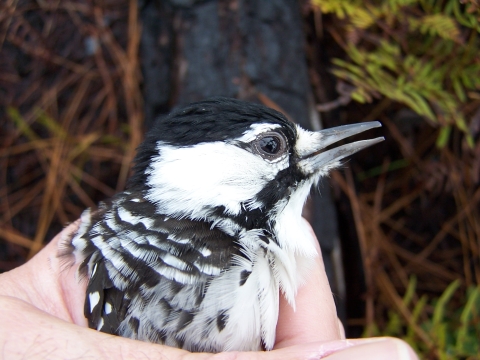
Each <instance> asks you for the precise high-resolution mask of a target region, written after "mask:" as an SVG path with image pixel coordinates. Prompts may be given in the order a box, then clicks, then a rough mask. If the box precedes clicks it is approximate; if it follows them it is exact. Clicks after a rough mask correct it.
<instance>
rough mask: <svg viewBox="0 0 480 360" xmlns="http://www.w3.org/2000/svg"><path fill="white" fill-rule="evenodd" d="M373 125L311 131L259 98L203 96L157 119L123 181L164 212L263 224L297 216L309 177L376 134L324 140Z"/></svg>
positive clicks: (310, 182)
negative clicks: (350, 139)
mask: <svg viewBox="0 0 480 360" xmlns="http://www.w3.org/2000/svg"><path fill="white" fill-rule="evenodd" d="M379 126H381V124H380V123H379V122H369V123H362V124H356V125H346V126H340V127H336V128H331V129H325V130H321V131H316V132H311V131H307V130H304V129H302V128H301V127H300V126H298V125H296V124H294V123H292V122H290V121H289V120H287V119H286V118H285V116H284V115H282V114H281V113H279V112H277V111H275V110H272V109H269V108H267V107H265V106H262V105H257V104H253V103H247V102H243V101H239V100H234V99H224V98H217V99H212V100H207V101H202V102H198V103H194V104H191V105H188V106H186V107H183V108H180V109H178V110H176V111H174V112H172V113H171V114H170V115H168V116H166V117H164V118H163V119H160V120H159V121H157V123H156V124H155V125H154V127H153V128H152V129H151V130H150V132H149V133H148V134H147V137H146V139H145V141H144V142H143V143H142V144H141V145H140V147H139V149H138V153H137V157H136V161H135V162H136V165H135V168H134V171H135V173H134V176H133V177H132V179H131V181H130V187H131V188H134V189H140V190H142V191H145V192H146V196H145V197H146V198H147V199H148V200H149V201H151V202H152V203H154V204H155V206H156V209H157V211H158V212H159V213H161V214H164V215H167V216H171V217H177V218H183V217H187V218H190V219H198V220H207V221H215V220H216V219H229V220H230V222H231V223H232V224H236V225H239V226H241V227H242V228H243V229H252V228H268V227H272V226H273V225H274V223H275V221H276V219H277V217H278V216H279V215H280V214H284V215H285V216H286V215H288V214H290V213H292V214H293V213H294V215H295V216H297V217H298V218H299V217H300V214H301V210H302V206H303V204H304V202H305V200H306V198H307V196H308V194H309V191H310V188H311V186H312V185H313V184H316V183H317V182H318V180H319V179H320V178H321V177H322V176H325V175H326V174H328V172H329V171H330V170H332V169H334V168H336V167H338V166H339V165H340V164H341V160H342V159H344V158H345V157H347V156H349V155H351V154H353V153H355V152H357V151H359V150H362V149H364V148H366V147H367V146H370V145H372V144H375V143H378V142H380V141H382V140H383V138H381V137H380V138H375V139H371V140H363V141H356V142H353V143H349V144H346V145H342V146H337V147H333V148H330V149H327V147H328V146H330V145H332V144H334V143H336V142H338V141H339V140H342V139H344V138H346V137H349V136H352V135H355V134H358V133H360V132H363V131H366V130H368V129H372V128H375V127H379ZM286 209H288V211H287V210H286ZM287 213H288V214H287ZM232 226H233V228H234V227H235V226H234V225H232Z"/></svg>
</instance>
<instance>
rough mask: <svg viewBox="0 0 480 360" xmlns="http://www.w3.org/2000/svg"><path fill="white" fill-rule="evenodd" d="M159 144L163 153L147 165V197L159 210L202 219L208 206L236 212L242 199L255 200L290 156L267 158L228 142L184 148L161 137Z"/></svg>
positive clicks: (243, 201) (240, 206) (234, 213)
mask: <svg viewBox="0 0 480 360" xmlns="http://www.w3.org/2000/svg"><path fill="white" fill-rule="evenodd" d="M157 148H158V150H159V156H158V158H153V159H152V163H151V165H150V168H149V169H148V170H147V174H148V180H147V184H148V185H149V186H150V188H151V189H150V190H149V192H148V199H149V200H151V201H153V202H155V203H156V205H157V209H158V211H159V212H162V213H164V214H174V215H176V216H190V217H192V218H201V217H205V216H207V215H208V214H207V213H206V211H207V209H208V208H212V207H217V206H222V205H223V206H225V212H226V213H229V214H232V215H236V214H238V213H240V211H241V209H242V204H247V203H248V204H249V206H251V204H253V203H255V202H254V199H255V195H256V194H258V193H259V192H260V191H261V190H262V189H263V188H264V187H265V186H266V184H267V183H268V182H269V181H271V180H272V179H274V178H275V176H276V175H277V173H278V172H279V171H280V170H282V169H285V168H286V167H287V166H288V158H287V157H286V158H285V159H283V160H282V161H280V162H276V163H268V162H266V161H264V160H263V159H262V158H261V157H260V156H258V155H255V154H252V153H250V152H248V151H245V150H243V149H241V148H239V147H237V146H235V145H234V144H228V143H224V142H210V143H200V144H197V145H194V146H190V147H181V148H177V147H174V146H170V145H165V144H163V143H161V142H159V143H158V145H157ZM260 205H261V204H257V206H260Z"/></svg>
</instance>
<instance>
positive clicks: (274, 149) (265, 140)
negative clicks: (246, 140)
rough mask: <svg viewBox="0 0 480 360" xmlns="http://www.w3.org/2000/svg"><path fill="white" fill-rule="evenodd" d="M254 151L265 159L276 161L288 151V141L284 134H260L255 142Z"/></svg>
mask: <svg viewBox="0 0 480 360" xmlns="http://www.w3.org/2000/svg"><path fill="white" fill-rule="evenodd" d="M253 149H254V151H255V152H256V153H257V154H259V155H261V156H262V157H263V158H264V159H267V160H275V159H277V158H279V157H281V156H282V155H283V154H284V153H285V151H287V141H286V139H285V137H284V135H283V134H281V133H278V132H274V131H269V132H265V133H263V134H260V135H259V136H258V137H257V138H256V139H255V140H254V141H253Z"/></svg>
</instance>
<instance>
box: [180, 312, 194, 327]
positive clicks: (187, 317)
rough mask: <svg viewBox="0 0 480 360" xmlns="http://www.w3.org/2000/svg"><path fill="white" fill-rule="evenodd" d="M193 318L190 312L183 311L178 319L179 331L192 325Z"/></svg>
mask: <svg viewBox="0 0 480 360" xmlns="http://www.w3.org/2000/svg"><path fill="white" fill-rule="evenodd" d="M193 317H194V315H193V313H191V312H190V311H185V310H184V311H182V312H181V313H180V315H179V317H178V324H177V331H180V330H182V329H183V328H184V327H185V326H187V325H188V324H190V323H191V322H192V320H193Z"/></svg>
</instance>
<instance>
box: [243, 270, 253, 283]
mask: <svg viewBox="0 0 480 360" xmlns="http://www.w3.org/2000/svg"><path fill="white" fill-rule="evenodd" d="M251 273H252V272H251V271H248V270H243V271H242V272H241V273H240V286H242V285H243V284H245V283H246V282H247V279H248V277H249V276H250V274H251Z"/></svg>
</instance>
